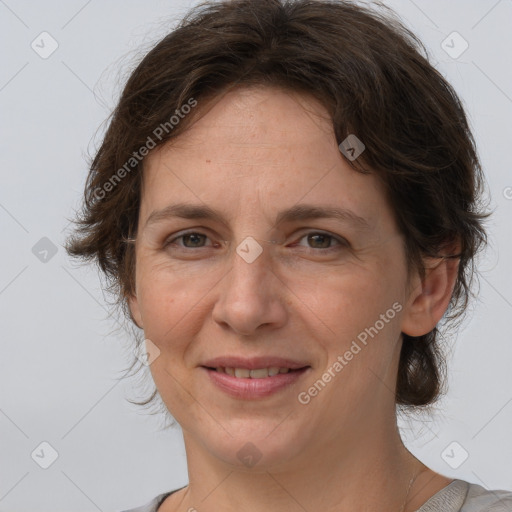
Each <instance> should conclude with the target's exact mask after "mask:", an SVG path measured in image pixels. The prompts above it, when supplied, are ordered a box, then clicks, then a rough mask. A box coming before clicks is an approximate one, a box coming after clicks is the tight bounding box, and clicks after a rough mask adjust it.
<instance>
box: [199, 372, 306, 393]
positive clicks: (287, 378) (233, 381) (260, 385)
mask: <svg viewBox="0 0 512 512" xmlns="http://www.w3.org/2000/svg"><path fill="white" fill-rule="evenodd" d="M202 369H203V370H205V371H207V372H208V375H209V377H210V380H211V381H212V382H213V383H214V384H215V385H216V386H217V387H218V388H220V389H221V390H222V391H224V392H225V393H227V394H228V395H230V396H232V397H234V398H241V399H244V400H251V399H257V398H265V397H267V396H270V395H272V394H274V393H277V392H278V391H281V390H282V389H284V388H286V387H287V386H291V385H292V384H294V383H295V382H297V380H298V379H300V378H301V377H302V376H303V375H304V374H305V373H306V372H307V371H308V370H309V367H306V368H301V369H300V370H295V371H289V372H288V373H278V374H277V375H273V376H272V377H264V378H263V379H252V378H247V379H243V378H238V377H233V376H232V375H229V374H227V373H220V372H218V371H216V370H211V369H210V368H205V367H204V366H203V367H202Z"/></svg>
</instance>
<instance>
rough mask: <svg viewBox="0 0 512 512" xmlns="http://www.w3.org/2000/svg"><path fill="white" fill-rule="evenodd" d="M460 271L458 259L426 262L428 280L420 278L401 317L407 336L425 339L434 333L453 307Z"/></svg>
mask: <svg viewBox="0 0 512 512" xmlns="http://www.w3.org/2000/svg"><path fill="white" fill-rule="evenodd" d="M458 267H459V259H458V258H447V257H440V258H429V259H427V260H425V278H424V279H423V280H420V279H419V277H418V278H417V280H416V282H415V287H414V288H413V291H412V292H411V293H410V295H409V301H408V303H407V306H406V308H405V311H404V315H403V317H402V332H403V333H404V334H408V335H409V336H423V335H424V334H427V333H429V332H430V331H431V330H432V329H434V327H435V326H436V325H437V324H438V322H439V321H440V320H441V318H442V317H443V315H444V313H445V312H446V310H447V308H448V305H449V304H450V300H451V297H452V293H453V289H454V286H455V282H456V279H457V271H458Z"/></svg>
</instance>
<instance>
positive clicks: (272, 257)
mask: <svg viewBox="0 0 512 512" xmlns="http://www.w3.org/2000/svg"><path fill="white" fill-rule="evenodd" d="M203 106H204V105H203ZM200 107H201V105H200ZM203 114H204V115H203V116H202V117H200V118H199V120H197V121H196V122H195V123H194V124H192V126H191V127H190V128H189V129H188V130H187V131H186V132H184V133H183V134H182V135H180V136H179V137H178V138H176V139H175V140H173V141H171V142H169V143H167V144H166V145H165V146H162V147H160V148H157V149H156V150H154V151H153V152H152V153H151V154H150V155H149V156H148V157H147V159H146V161H145V165H144V177H143V178H144V179H143V181H144V183H143V190H142V199H141V208H140V217H139V227H140V228H139V233H138V236H137V239H136V286H135V293H134V294H133V295H132V296H131V297H130V298H129V305H130V310H131V313H132V316H133V319H134V320H135V322H136V323H137V324H138V325H139V326H140V327H141V328H143V329H144V335H145V338H146V339H149V340H151V341H152V343H154V344H155V345H156V346H157V347H158V349H159V350H160V353H159V355H158V357H157V358H156V359H155V360H154V362H153V363H152V364H151V366H150V368H151V372H152V375H153V378H154V380H155V384H156V386H157V388H158V390H159V393H160V395H161V397H162V399H163V401H164V402H165V404H166V406H167V408H168V410H169V411H170V413H171V414H172V416H173V417H174V418H175V419H176V420H177V421H178V423H179V424H180V425H181V427H182V429H183V436H184V442H185V447H186V454H187V463H188V472H189V485H188V486H187V488H185V489H183V490H182V491H180V492H178V493H175V494H173V495H172V496H170V497H169V498H168V499H167V500H165V502H164V503H163V504H162V506H161V507H160V509H159V511H160V512H171V511H178V510H179V511H189V510H191V508H192V507H193V509H196V510H198V511H201V512H202V511H218V510H223V511H227V512H230V511H235V510H236V511H239V510H244V511H247V512H259V511H277V510H287V511H291V512H294V511H304V510H308V511H312V510H323V511H325V512H334V511H336V512H345V511H346V512H349V511H350V512H353V510H368V511H383V510H389V511H400V510H401V508H402V505H403V503H404V500H405V498H406V495H407V490H408V487H409V483H410V481H411V478H412V477H416V478H415V480H414V483H413V485H412V487H411V488H410V492H409V495H408V500H407V506H406V508H405V510H407V511H413V510H416V509H417V508H419V507H420V506H421V505H422V504H423V503H424V502H425V501H427V500H428V498H430V497H431V496H432V495H433V494H435V493H436V492H437V491H439V490H440V489H441V488H443V487H445V486H446V485H448V484H449V483H450V482H451V481H452V480H451V479H449V478H447V477H444V476H443V475H439V474H437V473H435V472H434V471H432V470H430V469H429V468H427V467H426V466H425V465H423V464H422V463H421V462H420V461H419V460H418V459H416V458H415V457H414V456H413V455H412V454H411V453H410V452H409V451H408V450H407V449H406V448H405V446H404V445H403V443H402V440H401V438H400V433H399V431H398V428H397V424H396V413H395V401H394V390H395V381H396V374H397V369H398V357H399V353H400V347H401V344H402V335H401V333H402V332H403V333H407V334H409V335H412V336H419V335H422V334H425V333H427V332H429V331H430V330H432V329H433V328H434V326H435V325H436V324H437V322H438V321H439V320H440V319H441V317H442V315H443V314H444V312H445V311H446V308H447V306H448V303H449V300H450V297H451V293H452V291H453V285H454V281H455V277H456V270H457V262H454V261H453V260H445V259H438V260H425V265H426V266H427V268H428V269H429V270H428V272H427V277H426V278H425V280H424V281H423V282H422V281H421V280H420V279H419V277H418V275H417V274H413V275H411V276H410V279H408V273H407V267H406V261H405V253H404V245H403V243H404V241H403V237H402V235H401V233H400V232H399V231H398V228H397V226H396V223H395V220H394V216H393V212H392V209H391V206H390V205H389V204H388V202H387V200H386V198H385V195H384V189H383V187H382V184H381V182H380V181H379V180H378V178H377V177H376V176H375V175H374V174H370V175H362V174H360V173H357V172H355V171H354V170H353V169H352V168H351V167H350V166H349V164H348V162H347V161H346V160H345V158H344V157H343V155H342V154H341V152H340V150H339V149H338V145H337V142H336V139H335V136H334V133H333V130H332V126H331V122H330V120H329V116H328V114H327V112H326V111H325V109H324V108H323V107H322V105H321V104H320V103H318V102H317V101H316V100H315V99H313V98H310V97H309V96H306V95H303V94H298V93H294V92H290V91H283V90H280V89H277V88H270V87H251V88H237V89H233V90H231V91H230V92H228V93H227V94H224V95H223V96H221V97H218V98H216V99H215V101H214V102H213V103H211V104H209V105H208V109H207V110H205V111H204V112H203ZM178 202H187V203H192V204H199V205H208V206H210V207H211V208H213V209H215V210H218V211H219V212H220V213H221V214H222V215H223V216H224V217H225V223H220V222H218V221H216V220H211V219H206V220H205V219H192V220H190V219H179V218H167V219H165V220H160V221H159V222H155V223H150V224H149V225H146V221H147V219H148V217H149V215H150V214H151V213H152V212H153V211H155V210H160V209H162V208H165V207H166V206H168V205H170V204H174V203H178ZM303 203H308V204H315V205H320V206H337V207H343V208H347V209H349V210H351V211H352V212H354V213H356V214H357V215H359V216H361V217H363V218H364V219H365V220H366V221H367V222H368V224H369V229H368V230H363V229H361V228H360V227H358V226H357V225H356V224H353V223H350V222H348V221H344V220H338V219H312V220H302V221H294V222H291V223H286V224H284V223H283V224H279V225H277V224H276V222H275V219H276V215H277V213H278V212H279V211H281V210H284V209H286V208H289V207H292V206H294V205H296V204H303ZM189 230H190V231H189ZM318 231H321V232H322V233H324V234H327V235H331V236H332V238H329V236H327V238H322V237H320V238H315V237H313V238H311V237H308V236H306V235H310V234H315V233H316V234H318ZM184 232H188V234H190V232H195V233H198V234H202V235H205V236H199V238H197V237H196V238H192V239H190V238H188V239H187V238H186V237H185V238H179V239H176V240H174V241H173V239H174V238H175V237H176V236H179V235H182V234H184ZM171 235H173V236H171ZM248 236H251V237H253V238H254V239H256V240H258V241H259V243H260V245H261V247H262V249H263V252H262V253H261V255H260V256H259V257H258V258H257V259H256V260H255V261H254V262H252V263H248V262H246V261H245V260H244V259H243V258H241V257H240V256H239V255H238V254H237V252H236V247H237V246H238V245H239V244H240V243H241V242H242V241H243V240H244V239H245V238H246V237H248ZM169 240H171V244H170V245H167V246H166V245H165V242H166V241H169ZM222 240H225V241H228V242H229V243H228V244H226V245H222V244H221V243H220V242H221V241H222ZM265 240H266V241H269V240H275V241H277V243H275V244H269V243H267V242H265ZM337 240H340V241H339V242H337ZM343 240H346V241H347V242H348V245H346V244H343V243H342V242H343ZM329 247H330V249H329ZM326 248H327V249H326ZM395 302H398V303H399V304H400V305H401V306H402V309H401V311H400V312H398V313H397V314H396V315H395V316H394V318H393V319H390V320H389V321H388V322H387V323H386V324H385V327H384V328H382V329H381V330H380V331H379V332H378V335H376V336H374V337H373V339H371V338H370V339H369V342H368V344H367V345H366V346H365V347H364V348H363V349H362V350H361V351H360V352H359V353H358V354H357V355H355V356H354V357H353V359H352V360H351V361H350V362H348V364H347V365H346V366H345V367H344V368H343V370H342V371H341V372H339V373H338V374H336V376H335V377H334V378H332V380H331V381H330V382H329V383H328V384H327V385H326V386H325V388H324V389H322V391H321V392H320V393H318V394H317V396H315V397H313V398H312V399H311V401H310V402H309V403H308V404H307V405H304V404H301V403H300V402H299V401H298V399H297V396H298V394H299V393H300V392H301V391H305V390H307V389H308V388H309V387H310V386H311V385H312V384H313V383H314V382H315V381H317V380H318V379H321V377H322V374H324V372H325V371H326V370H327V369H328V368H329V367H331V366H332V365H333V363H334V362H335V361H336V359H337V357H338V356H339V355H343V354H344V353H345V352H346V351H347V350H348V349H349V348H350V345H351V342H352V341H353V340H355V339H356V337H357V335H358V334H359V333H361V332H362V331H364V329H365V328H367V327H370V326H374V325H375V323H376V321H377V320H379V318H381V317H380V315H381V314H385V313H386V311H387V310H389V309H390V308H391V307H392V305H393V304H394V303H395ZM220 355H240V356H245V357H252V356H259V355H277V356H283V357H290V358H292V359H298V360H300V361H307V364H309V365H310V366H311V368H310V370H308V373H307V374H305V375H304V376H303V377H301V379H299V381H298V382H297V383H296V384H294V385H292V386H289V387H288V388H286V389H284V390H282V391H280V392H278V393H277V394H274V395H272V396H270V397H267V398H264V399H261V400H245V401H244V400H240V399H235V398H232V397H230V396H228V395H226V394H224V393H223V392H222V391H220V390H219V389H218V388H217V387H215V386H214V385H213V384H211V383H210V381H209V379H208V378H207V377H208V376H207V375H206V374H205V372H204V370H202V369H201V368H200V366H201V364H202V363H204V362H205V361H206V359H209V358H212V357H216V356H220ZM248 442H251V443H252V444H253V445H254V446H255V447H256V449H257V450H258V452H259V453H260V454H261V459H260V460H259V461H258V462H257V464H256V465H254V466H253V467H247V466H245V465H244V464H243V463H242V462H241V460H239V458H238V457H237V452H238V451H239V450H240V449H241V448H242V447H243V446H244V445H246V443H248ZM193 509H192V510H193Z"/></svg>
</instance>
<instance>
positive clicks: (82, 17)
mask: <svg viewBox="0 0 512 512" xmlns="http://www.w3.org/2000/svg"><path fill="white" fill-rule="evenodd" d="M385 3H386V4H387V5H389V6H391V7H393V8H394V9H395V10H396V11H397V12H398V14H399V15H400V16H401V17H402V19H403V20H404V21H405V23H406V24H407V26H408V27H410V28H411V29H412V31H413V32H414V33H416V34H417V35H418V36H419V37H420V38H421V39H422V41H423V42H424V43H425V44H426V46H427V48H428V50H429V52H430V55H431V60H432V63H433V64H434V65H435V66H436V67H437V68H438V69H439V70H440V71H441V72H442V73H443V75H444V76H446V77H447V78H448V80H449V81H450V82H451V83H452V84H453V86H454V87H455V89H456V91H457V92H458V93H459V95H460V96H461V98H462V99H463V102H464V105H465V107H466V109H467V113H468V115H469V119H470V122H471V126H472V128H473V131H474V135H475V137H476V141H477V145H478V148H479V154H480V157H481V159H482V163H483V166H484V169H485V172H486V176H487V182H488V189H489V192H490V198H491V206H492V207H494V208H495V209H496V212H495V214H494V216H493V218H492V220H491V221H490V223H489V229H490V246H489V248H488V250H487V252H486V254H485V257H484V258H482V260H481V265H480V268H481V272H482V275H481V278H480V292H479V296H478V300H477V301H475V302H474V306H473V308H472V310H471V313H470V314H469V315H468V318H467V320H466V322H465V323H464V324H463V327H462V329H461V330H460V331H459V334H458V336H457V337H456V338H454V337H452V338H450V339H448V340H447V341H448V345H449V348H450V354H451V355H450V358H449V365H450V366H449V369H450V372H449V390H448V394H447V396H446V397H445V398H444V399H443V400H442V401H441V402H440V403H439V404H438V407H437V409H436V411H435V412H434V413H433V414H432V415H430V416H426V417H413V418H409V419H406V418H401V419H400V426H401V428H402V432H403V437H404V440H405V442H406V445H407V446H408V447H409V449H410V450H411V451H412V452H413V453H414V454H415V455H416V456H417V457H418V458H419V459H420V460H422V461H423V462H424V463H425V464H427V465H428V466H430V467H431V468H433V469H434V470H436V471H438V472H440V473H443V474H445V475H448V476H452V477H454V478H462V479H466V480H469V481H471V482H475V483H478V484H480V485H483V486H485V487H487V488H495V489H496V488H503V489H512V462H511V461H512V437H511V432H512V428H511V425H512V372H511V371H510V368H511V360H512V344H511V335H510V326H509V324H508V321H509V319H511V318H512V292H511V288H512V273H511V272H510V264H509V262H510V261H511V257H512V245H511V237H510V236H509V235H510V232H511V225H510V218H511V214H512V188H511V187H512V174H511V172H510V169H511V164H512V159H511V156H510V155H511V153H510V146H511V141H512V130H511V120H512V115H511V114H512V66H510V62H511V59H512V32H511V31H510V27H511V26H512V2H511V1H510V0H500V1H496V0H472V1H469V0H452V1H450V2H446V1H444V0H429V1H426V0H416V1H412V0H393V1H387V2H385ZM193 4H195V2H191V3H187V2H185V1H178V0H175V1H160V0H151V1H148V0H145V1H142V0H138V1H136V0H130V1H128V0H123V1H121V0H111V1H108V2H100V1H99V0H89V1H84V0H73V1H67V2H63V1H56V0H47V1H45V2H36V1H32V2H30V1H23V0H5V1H4V0H0V34H1V38H2V52H1V66H0V105H1V137H0V144H1V152H0V158H1V166H0V172H1V186H0V226H1V231H0V233H1V239H0V240H1V241H0V244H1V252H0V315H1V316H0V318H1V336H2V343H1V349H2V355H1V357H0V457H1V461H0V511H3V512H6V511H9V512H28V511H31V512H50V511H51V512H59V511H66V512H85V511H91V510H100V511H119V510H123V509H125V508H131V507H135V506H137V505H141V504H143V503H146V502H147V501H149V500H150V499H151V498H153V497H154V496H155V495H156V494H158V493H161V492H164V491H168V490H172V489H176V488H178V487H181V486H183V485H185V484H186V483H187V482H188V479H187V473H186V459H185V452H184V447H183V444H182V437H181V431H180V429H179V427H177V426H176V427H174V428H172V429H168V430H162V429H161V426H162V417H159V416H158V415H149V414H148V412H145V411H144V410H143V409H141V408H137V407H135V406H134V405H131V404H130V403H129V402H128V401H127V399H128V398H132V399H137V398H140V397H141V396H144V391H145V390H146V391H147V389H149V388H144V387H143V385H142V386H141V384H140V383H141V382H142V384H143V382H144V381H140V379H138V378H125V379H120V377H121V376H122V375H123V374H124V371H125V370H126V368H127V367H128V364H129V361H131V356H130V350H131V346H132V341H131V338H130V334H129V333H127V332H125V331H123V330H122V329H120V328H119V324H118V321H117V320H116V318H115V317H109V315H108V311H109V306H108V303H107V300H108V296H106V295H105V292H104V291H102V287H101V281H100V279H99V277H98V272H97V270H96V268H95V267H94V266H92V265H91V266H89V267H86V266H84V267H77V265H76V264H74V263H73V262H71V261H70V260H69V258H68V257H67V256H66V254H65V252H64V250H63V248H62V244H63V242H64V239H65V236H66V234H67V233H68V231H69V225H68V221H67V218H71V217H72V215H73V210H74V209H75V208H77V207H78V206H79V202H80V199H81V194H82V191H83V185H84V182H85V178H86V175H87V162H86V158H85V157H86V155H87V154H91V153H93V152H94V148H95V147H96V146H97V144H98V141H99V140H100V139H101V134H102V133H103V130H104V125H102V123H103V121H104V120H105V119H106V118H107V116H108V114H109V113H110V111H111V109H112V108H113V106H114V105H115V101H116V99H117V97H118V94H119V91H120V88H121V86H122V84H123V81H124V80H125V79H126V77H127V76H128V74H129V72H130V70H131V69H133V67H134V65H135V63H136V62H138V59H140V58H141V57H142V55H143V54H144V53H145V52H146V51H147V50H148V49H149V48H150V47H151V46H152V44H154V43H156V41H157V40H158V39H159V38H160V37H162V36H163V35H164V34H165V33H167V32H168V31H170V30H171V28H172V27H173V26H174V25H175V23H176V21H177V20H178V19H179V18H180V17H181V16H182V15H183V14H184V13H185V12H186V11H187V10H188V7H189V6H190V5H193ZM42 32H46V33H47V34H43V35H41V33H42ZM453 32H457V34H453ZM41 40H43V42H41ZM443 41H444V43H443ZM466 44H467V45H468V47H467V49H465V51H463V52H462V50H464V48H465V46H466ZM56 45H58V46H57V47H56ZM54 47H56V49H55V50H54V51H53V53H51V55H46V54H45V52H46V53H49V52H50V51H51V50H53V49H54ZM461 52H462V53H461ZM459 53H460V55H458V54H459ZM43 57H45V58H43ZM41 443H48V444H43V445H41ZM56 455H58V457H57V458H56V460H55V461H53V463H52V464H51V465H50V466H49V467H48V468H47V469H43V467H41V465H42V464H43V465H44V464H47V463H50V462H52V459H53V458H55V456H56Z"/></svg>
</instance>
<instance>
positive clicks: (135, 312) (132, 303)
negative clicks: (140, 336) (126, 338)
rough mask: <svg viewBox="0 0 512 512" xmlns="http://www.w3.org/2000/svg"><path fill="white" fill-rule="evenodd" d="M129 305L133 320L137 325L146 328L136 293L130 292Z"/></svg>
mask: <svg viewBox="0 0 512 512" xmlns="http://www.w3.org/2000/svg"><path fill="white" fill-rule="evenodd" d="M128 307H129V309H130V316H131V318H132V321H133V322H134V323H135V324H136V325H137V327H139V328H140V329H144V325H143V324H142V315H141V314H140V308H139V300H138V299H137V296H136V295H134V294H130V295H129V296H128Z"/></svg>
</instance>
